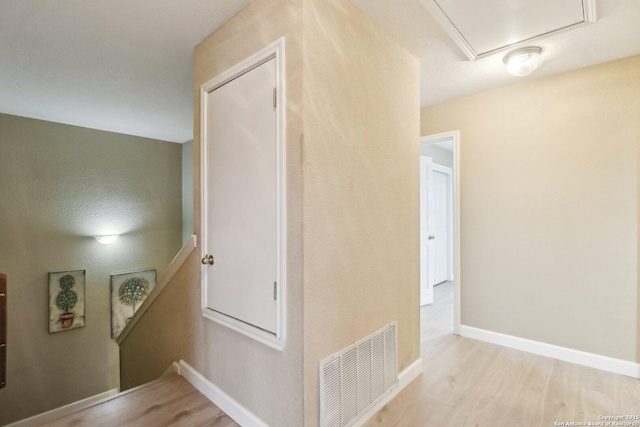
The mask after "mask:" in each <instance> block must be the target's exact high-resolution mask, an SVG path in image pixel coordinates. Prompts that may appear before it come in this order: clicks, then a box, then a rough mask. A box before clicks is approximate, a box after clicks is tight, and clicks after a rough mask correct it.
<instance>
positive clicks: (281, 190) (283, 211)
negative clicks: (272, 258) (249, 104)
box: [200, 37, 287, 351]
mask: <svg viewBox="0 0 640 427" xmlns="http://www.w3.org/2000/svg"><path fill="white" fill-rule="evenodd" d="M273 58H275V60H276V86H277V91H276V96H277V105H278V107H277V110H276V115H277V118H276V120H277V124H276V139H277V198H278V207H277V234H278V240H277V246H278V248H277V251H278V266H277V272H276V281H277V292H278V308H277V313H276V316H277V319H276V333H275V335H273V334H271V333H269V332H266V331H264V330H262V329H260V328H257V327H255V326H253V325H250V324H248V323H245V322H242V321H239V320H237V319H234V318H232V317H230V316H227V315H225V314H223V313H219V312H216V311H214V310H211V309H210V308H208V307H207V306H206V301H207V286H206V275H205V274H204V269H205V268H206V266H204V265H203V266H202V274H201V282H202V283H201V288H202V290H201V298H202V299H201V306H202V315H203V316H204V317H206V318H207V319H210V320H213V321H214V322H216V323H219V324H221V325H224V326H226V327H228V328H230V329H232V330H234V331H236V332H239V333H241V334H243V335H245V336H248V337H250V338H252V339H255V340H256V341H259V342H261V343H263V344H266V345H268V346H270V347H272V348H274V349H276V350H280V351H282V349H284V345H285V341H286V335H287V334H286V332H287V328H286V326H287V168H286V165H287V156H286V154H287V153H286V151H287V135H286V123H287V118H286V111H287V104H286V100H287V86H286V75H285V71H286V58H285V39H284V37H281V38H280V39H278V40H276V41H275V42H273V43H271V44H270V45H269V46H266V47H265V48H264V49H262V50H260V51H259V52H256V53H255V54H253V55H251V56H250V57H248V58H246V59H245V60H243V61H241V62H240V63H238V64H236V65H235V66H233V67H231V68H230V69H228V70H227V71H225V72H224V73H222V74H220V75H219V76H217V77H215V78H213V79H211V80H209V81H208V82H206V83H204V84H203V85H202V86H201V87H200V201H201V203H200V207H201V215H200V225H201V228H200V229H201V232H202V242H203V244H202V245H201V246H202V249H201V250H202V256H203V257H204V256H206V255H207V253H206V251H207V248H206V242H207V233H208V229H207V218H208V212H207V207H208V203H207V201H206V197H207V194H208V188H207V180H206V176H207V166H206V158H207V134H206V129H207V97H206V94H208V93H209V92H211V91H213V90H215V89H217V88H219V87H220V86H222V85H224V84H225V83H227V82H229V81H231V80H233V79H234V78H236V77H238V76H240V75H242V74H244V73H246V72H247V71H250V70H251V69H253V68H256V67H258V66H259V65H261V64H263V63H265V62H267V61H269V60H271V59H273Z"/></svg>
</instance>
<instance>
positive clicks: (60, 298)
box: [49, 270, 86, 334]
mask: <svg viewBox="0 0 640 427" xmlns="http://www.w3.org/2000/svg"><path fill="white" fill-rule="evenodd" d="M85 280H86V271H85V270H75V271H58V272H54V273H49V333H50V334H52V333H54V332H62V331H67V330H70V329H76V328H83V327H84V295H85Z"/></svg>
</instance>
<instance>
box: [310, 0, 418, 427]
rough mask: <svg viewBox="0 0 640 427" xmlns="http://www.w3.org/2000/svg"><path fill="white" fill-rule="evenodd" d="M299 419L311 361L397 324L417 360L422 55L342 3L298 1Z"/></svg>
mask: <svg viewBox="0 0 640 427" xmlns="http://www.w3.org/2000/svg"><path fill="white" fill-rule="evenodd" d="M304 38H305V44H304V50H303V55H304V156H303V171H304V331H305V339H304V372H305V378H304V380H305V423H304V425H305V426H314V425H317V424H318V366H319V363H320V361H321V360H323V359H324V358H326V357H328V356H330V355H331V354H333V353H334V352H336V351H338V350H341V349H342V348H344V347H346V346H348V345H350V344H352V343H354V342H356V341H358V340H359V339H361V338H364V337H365V336H367V335H369V334H371V333H372V332H374V331H376V330H377V329H379V328H381V327H383V326H385V325H386V324H388V323H390V322H392V321H394V320H397V321H398V369H399V371H402V370H403V369H404V368H406V367H408V366H409V365H410V364H411V363H412V362H414V361H415V360H416V359H418V358H419V357H420V331H419V318H420V313H419V164H420V163H419V158H420V157H419V139H420V117H419V114H420V99H419V94H420V77H419V67H420V66H419V63H418V61H417V60H416V59H415V58H414V57H413V56H412V55H411V54H410V53H409V52H408V51H406V50H405V49H404V48H402V47H401V46H400V45H399V44H398V43H396V41H395V40H394V39H392V38H391V37H390V36H389V35H388V34H387V33H385V32H384V31H383V30H381V29H380V28H379V27H378V26H377V25H375V24H374V23H372V22H371V21H370V20H369V19H368V18H367V17H366V16H365V15H364V14H363V13H362V12H361V11H360V10H359V9H357V8H356V7H355V6H354V5H353V4H351V3H350V2H349V1H347V0H309V1H305V3H304Z"/></svg>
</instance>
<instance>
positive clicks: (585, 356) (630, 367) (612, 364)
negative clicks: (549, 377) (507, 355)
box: [460, 325, 640, 378]
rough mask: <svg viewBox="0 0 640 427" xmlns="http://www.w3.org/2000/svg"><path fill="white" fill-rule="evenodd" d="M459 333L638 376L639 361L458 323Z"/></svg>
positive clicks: (639, 376) (605, 369)
mask: <svg viewBox="0 0 640 427" xmlns="http://www.w3.org/2000/svg"><path fill="white" fill-rule="evenodd" d="M460 335H461V336H463V337H467V338H473V339H476V340H480V341H485V342H489V343H492V344H497V345H501V346H503V347H510V348H515V349H517V350H522V351H526V352H529V353H533V354H538V355H540V356H546V357H550V358H552V359H558V360H563V361H565V362H569V363H574V364H576V365H582V366H588V367H590V368H595V369H600V370H602V371H607V372H612V373H614V374H621V375H626V376H628V377H632V378H640V363H635V362H630V361H627V360H621V359H614V358H613V357H607V356H601V355H599V354H593V353H587V352H584V351H580V350H573V349H571V348H566V347H560V346H557V345H552V344H546V343H543V342H539V341H533V340H528V339H525V338H519V337H514V336H512V335H505V334H501V333H498V332H492V331H487V330H485V329H478V328H474V327H472V326H465V325H460Z"/></svg>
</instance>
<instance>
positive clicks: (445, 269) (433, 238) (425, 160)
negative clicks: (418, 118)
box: [420, 156, 453, 305]
mask: <svg viewBox="0 0 640 427" xmlns="http://www.w3.org/2000/svg"><path fill="white" fill-rule="evenodd" d="M451 178H452V176H451V169H450V168H447V167H444V166H441V165H438V164H436V163H433V161H432V159H431V157H427V156H420V305H427V304H431V303H432V302H433V287H434V286H435V285H437V284H439V283H442V282H444V281H446V280H449V279H450V277H451V275H452V272H453V251H452V249H453V246H452V239H453V228H452V227H453V218H452V201H453V200H452V193H451V192H452V180H451Z"/></svg>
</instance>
